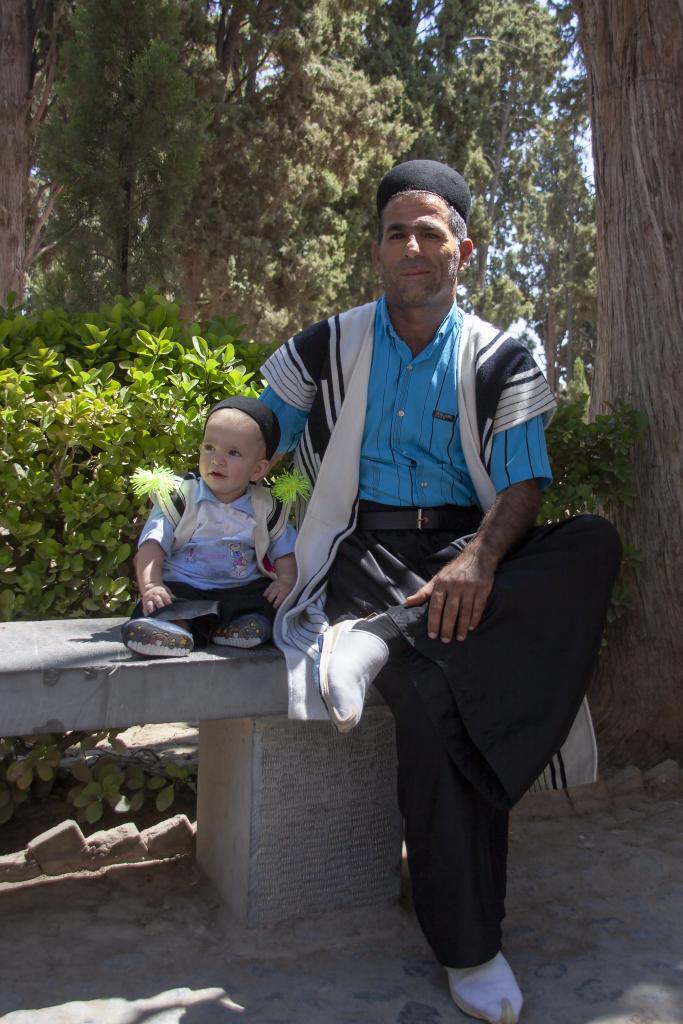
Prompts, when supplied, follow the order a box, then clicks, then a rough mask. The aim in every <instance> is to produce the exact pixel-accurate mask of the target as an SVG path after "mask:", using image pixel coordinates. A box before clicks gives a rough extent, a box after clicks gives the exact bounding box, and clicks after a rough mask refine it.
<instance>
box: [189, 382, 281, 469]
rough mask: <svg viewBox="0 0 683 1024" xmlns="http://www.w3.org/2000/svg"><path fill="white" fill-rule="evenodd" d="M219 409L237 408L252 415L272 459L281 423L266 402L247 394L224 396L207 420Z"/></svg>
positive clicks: (210, 411) (267, 456)
mask: <svg viewBox="0 0 683 1024" xmlns="http://www.w3.org/2000/svg"><path fill="white" fill-rule="evenodd" d="M219 409H237V410H238V411H239V412H243V413H245V414H246V415H247V416H251V418H252V420H255V421H256V423H258V425H259V427H260V430H261V434H262V435H263V440H264V442H265V446H266V458H267V459H272V457H273V455H275V452H276V451H277V446H278V445H279V443H280V424H279V422H278V418H277V416H276V415H275V413H274V412H273V410H272V409H270V408H269V407H268V406H267V405H266V403H265V402H259V401H258V399H256V398H247V397H246V395H233V396H232V398H224V399H223V401H222V402H217V403H216V404H215V405H214V406H213V408H211V409H209V411H208V413H207V416H206V420H207V421H208V419H209V416H213V414H214V413H215V412H218V410H219Z"/></svg>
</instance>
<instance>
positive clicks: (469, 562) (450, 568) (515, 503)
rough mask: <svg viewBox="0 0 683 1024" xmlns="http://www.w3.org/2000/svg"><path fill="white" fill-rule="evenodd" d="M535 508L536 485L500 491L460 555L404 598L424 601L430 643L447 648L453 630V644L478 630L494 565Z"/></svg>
mask: <svg viewBox="0 0 683 1024" xmlns="http://www.w3.org/2000/svg"><path fill="white" fill-rule="evenodd" d="M540 506H541V493H540V489H539V486H538V482H537V481H536V480H523V481H522V482H521V483H517V484H512V485H511V486H510V487H507V488H506V489H505V490H504V491H500V492H499V493H498V495H497V497H496V500H495V502H494V503H493V505H492V507H491V508H490V509H489V511H488V512H487V513H486V515H485V516H484V519H483V521H482V524H481V526H480V527H479V530H478V531H477V534H476V536H475V537H474V538H473V540H471V541H470V543H469V544H468V545H467V547H466V548H465V550H464V551H463V552H461V554H459V555H458V557H457V558H454V559H453V561H452V562H449V563H448V565H446V566H444V568H443V569H441V570H440V571H439V572H438V573H437V574H436V576H434V577H432V579H431V580H429V581H428V582H427V583H425V585H424V586H423V587H420V589H419V590H418V591H416V592H415V593H414V594H411V595H410V597H408V598H406V601H405V603H406V605H409V606H411V605H417V604H424V602H425V601H429V615H428V617H427V633H428V635H429V637H430V638H431V639H432V640H435V639H436V638H437V637H440V638H441V640H442V641H443V642H444V643H450V641H451V640H452V639H453V632H454V631H455V636H456V639H457V640H464V639H465V637H466V636H467V633H468V632H469V630H471V629H475V628H476V627H477V626H478V625H479V622H480V620H481V617H482V615H483V613H484V608H485V607H486V602H487V600H488V597H489V594H490V593H491V590H492V589H493V580H494V574H495V571H496V567H497V566H498V563H499V562H500V560H501V559H502V558H503V557H504V556H505V555H506V554H507V553H508V551H509V550H510V548H511V547H512V546H513V544H515V543H516V542H517V541H518V540H520V539H521V538H522V537H523V536H524V534H525V533H526V531H527V530H528V529H529V527H530V526H532V525H533V522H534V520H535V519H536V516H537V515H538V510H539V508H540Z"/></svg>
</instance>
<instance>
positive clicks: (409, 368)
mask: <svg viewBox="0 0 683 1024" xmlns="http://www.w3.org/2000/svg"><path fill="white" fill-rule="evenodd" d="M412 369H413V367H412V363H411V365H410V366H406V370H407V371H408V373H410V372H411V370H412Z"/></svg>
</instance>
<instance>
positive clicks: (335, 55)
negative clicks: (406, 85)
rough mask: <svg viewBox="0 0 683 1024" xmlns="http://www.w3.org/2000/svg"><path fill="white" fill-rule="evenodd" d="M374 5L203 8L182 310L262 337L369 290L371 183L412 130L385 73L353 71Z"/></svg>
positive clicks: (354, 0)
mask: <svg viewBox="0 0 683 1024" xmlns="http://www.w3.org/2000/svg"><path fill="white" fill-rule="evenodd" d="M376 6H377V5H376V3H375V2H372V3H369V2H367V0H343V2H341V3H339V2H332V0H323V2H319V0H318V2H313V0H301V2H299V3H296V4H292V3H289V2H287V3H284V2H283V3H275V2H273V3H267V4H266V3H258V2H253V3H247V2H243V3H239V2H237V0H236V2H234V3H228V2H224V3H222V4H221V5H220V9H219V10H217V11H216V13H215V14H214V15H213V16H212V15H211V12H209V17H208V19H207V21H206V24H205V26H204V36H203V39H202V38H201V36H200V38H199V40H198V46H199V48H200V50H201V52H202V53H203V54H204V67H205V72H204V86H203V88H204V90H205V91H206V93H207V94H210V95H211V105H212V110H213V117H212V121H211V125H210V129H209V132H208V134H207V139H206V146H205V149H204V152H203V158H202V170H201V174H200V177H199V180H198V183H197V187H196V189H195V196H194V199H193V201H192V204H191V207H190V209H189V210H188V214H187V216H186V218H185V224H184V236H185V244H184V246H183V249H182V253H181V258H180V265H179V271H178V280H179V282H180V287H181V292H182V295H183V299H184V303H185V311H186V313H187V314H188V315H193V314H195V313H196V312H197V311H199V310H201V311H202V314H203V315H207V314H211V313H214V312H215V313H221V312H225V311H230V312H231V313H235V314H236V315H238V316H239V317H240V318H241V320H242V321H243V322H244V323H245V324H246V325H247V328H248V331H249V332H250V333H251V334H252V335H253V336H254V337H256V338H257V339H258V340H260V341H273V340H277V339H281V338H282V337H283V335H286V334H287V333H288V332H290V331H292V330H294V329H297V328H299V327H301V326H302V325H303V324H305V323H306V322H308V321H311V320H315V319H318V318H319V317H321V316H324V315H326V314H327V313H329V311H330V309H331V308H335V307H336V306H337V305H340V304H344V303H346V302H347V301H348V302H350V303H351V304H355V303H357V302H359V301H362V300H363V298H364V297H370V294H371V293H372V289H373V287H374V279H373V278H372V276H371V273H370V269H369V268H370V261H369V245H370V229H371V225H372V224H373V217H374V214H373V194H374V188H375V185H376V181H377V179H378V178H379V177H380V176H381V174H382V173H383V172H384V171H385V170H386V168H387V167H388V166H390V164H391V163H392V162H393V160H394V158H395V157H396V156H398V155H399V154H400V152H401V147H402V145H403V144H404V143H405V141H406V140H407V141H408V143H409V141H410V139H411V138H412V133H411V132H410V130H409V129H408V128H407V126H406V125H405V124H404V123H403V122H402V121H401V119H400V116H399V115H398V114H397V110H396V107H397V103H396V100H397V97H398V96H399V95H400V93H401V85H400V83H399V82H398V80H397V79H396V77H395V76H393V75H387V76H383V77H382V78H381V79H380V80H378V81H375V82H372V81H370V78H369V77H368V75H367V74H366V72H365V71H364V70H363V68H362V67H361V66H360V59H359V55H360V54H361V53H362V50H363V47H364V45H365V43H364V38H363V25H364V21H365V19H366V17H367V15H368V12H369V10H371V9H373V8H374V7H376ZM209 41H210V42H211V44H212V47H213V50H212V53H211V63H210V64H209V63H208V59H207V57H208V55H209V48H208V47H209Z"/></svg>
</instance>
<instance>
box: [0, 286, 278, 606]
mask: <svg viewBox="0 0 683 1024" xmlns="http://www.w3.org/2000/svg"><path fill="white" fill-rule="evenodd" d="M229 331H232V332H233V333H229ZM257 348H258V347H257ZM252 349H253V346H252ZM245 351H246V352H247V354H248V355H249V361H250V362H251V363H252V365H255V363H256V360H257V358H258V352H257V353H255V354H254V353H253V351H252V350H250V349H249V346H248V345H247V344H246V343H244V342H242V343H240V342H239V338H238V325H237V324H236V323H234V322H231V321H223V322H219V321H216V320H214V321H212V322H211V324H210V325H207V328H206V329H205V330H204V331H203V333H202V328H201V325H199V324H194V325H192V326H191V327H189V328H186V327H184V326H183V325H182V323H181V322H180V320H179V318H178V307H177V306H176V305H175V304H174V303H170V302H167V301H166V300H164V299H163V298H162V297H160V296H157V295H154V294H153V293H146V294H145V295H144V296H143V297H142V298H140V299H137V300H135V301H132V302H128V303H126V302H124V300H122V299H121V300H118V301H117V302H116V303H115V304H114V305H113V306H111V307H106V308H102V309H101V310H100V312H99V313H97V314H86V315H81V316H76V315H72V314H66V313H64V312H63V311H62V310H45V311H44V312H42V313H40V314H35V315H31V316H23V315H21V314H18V313H15V312H14V311H13V310H11V309H10V310H5V311H2V310H0V400H1V409H0V454H1V456H2V458H1V462H0V488H2V491H3V493H4V494H5V495H6V500H5V504H4V507H3V508H2V510H1V511H0V532H1V533H2V534H3V535H4V537H3V539H4V544H3V545H2V549H1V550H0V620H9V619H30V620H35V619H44V618H62V617H65V616H73V617H79V616H90V615H116V614H125V613H126V612H127V611H128V610H129V609H130V607H131V605H132V601H133V598H134V588H133V584H132V566H131V555H132V552H133V549H134V545H135V540H136V537H137V534H138V533H139V530H140V526H141V523H142V521H143V519H144V516H145V514H146V510H147V505H146V502H145V501H140V500H138V499H136V498H135V497H134V496H133V494H132V492H131V490H130V485H129V480H130V475H131V473H132V472H133V471H134V469H135V468H136V467H137V466H140V465H146V466H149V465H151V464H152V463H154V462H157V463H159V464H163V465H166V466H169V467H170V468H171V469H173V470H178V471H184V470H186V469H187V468H190V467H192V466H194V465H196V451H197V446H198V443H199V440H200V437H201V430H202V425H203V418H204V415H205V412H206V409H207V407H208V406H209V405H210V404H211V403H213V402H215V401H218V400H219V399H220V398H223V397H225V396H226V395H229V394H252V395H255V394H256V393H257V392H256V391H255V390H254V388H253V385H252V379H253V371H249V370H247V368H246V362H245V360H244V359H243V358H242V354H243V353H244V352H245Z"/></svg>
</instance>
